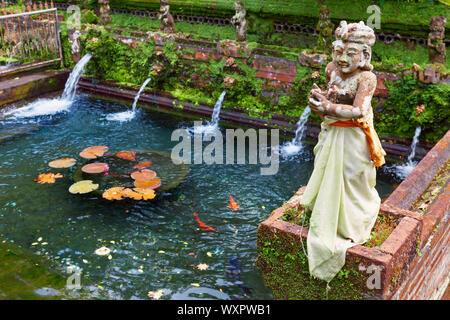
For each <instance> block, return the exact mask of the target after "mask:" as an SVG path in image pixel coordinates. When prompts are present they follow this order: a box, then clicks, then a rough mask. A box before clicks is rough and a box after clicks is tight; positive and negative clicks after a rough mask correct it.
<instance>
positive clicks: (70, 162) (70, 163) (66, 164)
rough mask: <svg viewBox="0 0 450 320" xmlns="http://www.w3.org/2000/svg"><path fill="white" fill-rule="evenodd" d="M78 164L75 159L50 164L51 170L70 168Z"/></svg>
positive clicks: (55, 161) (59, 160)
mask: <svg viewBox="0 0 450 320" xmlns="http://www.w3.org/2000/svg"><path fill="white" fill-rule="evenodd" d="M75 163H77V160H75V159H74V158H61V159H57V160H53V161H50V162H49V163H48V165H49V167H51V168H70V167H72V166H73V165H75Z"/></svg>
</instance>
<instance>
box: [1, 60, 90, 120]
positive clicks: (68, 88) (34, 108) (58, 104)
mask: <svg viewBox="0 0 450 320" xmlns="http://www.w3.org/2000/svg"><path fill="white" fill-rule="evenodd" d="M91 58H92V55H91V54H89V53H88V54H86V55H85V56H84V57H83V58H82V59H81V60H80V61H79V62H78V63H77V64H76V65H75V67H74V68H73V70H72V72H71V73H70V75H69V78H68V79H67V81H66V85H65V88H64V92H63V93H62V95H61V97H59V98H54V99H37V100H36V101H34V102H32V103H29V104H27V105H25V106H23V107H21V108H18V109H12V110H9V111H7V112H5V113H4V114H3V115H4V116H5V117H14V118H30V117H37V116H45V115H53V114H56V113H60V112H64V111H67V110H68V109H69V108H70V106H71V105H72V102H73V100H74V99H75V93H76V89H77V85H78V81H79V80H80V77H81V75H82V74H83V71H84V67H85V66H86V64H87V63H88V62H89V60H90V59H91Z"/></svg>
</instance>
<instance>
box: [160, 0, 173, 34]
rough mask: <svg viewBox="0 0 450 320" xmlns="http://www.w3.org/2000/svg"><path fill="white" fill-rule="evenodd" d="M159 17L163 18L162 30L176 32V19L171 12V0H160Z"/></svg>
mask: <svg viewBox="0 0 450 320" xmlns="http://www.w3.org/2000/svg"><path fill="white" fill-rule="evenodd" d="M159 4H160V6H161V7H160V9H159V13H158V19H159V20H161V31H162V32H164V33H175V21H174V20H173V16H172V15H171V14H170V12H169V10H170V6H169V0H160V1H159Z"/></svg>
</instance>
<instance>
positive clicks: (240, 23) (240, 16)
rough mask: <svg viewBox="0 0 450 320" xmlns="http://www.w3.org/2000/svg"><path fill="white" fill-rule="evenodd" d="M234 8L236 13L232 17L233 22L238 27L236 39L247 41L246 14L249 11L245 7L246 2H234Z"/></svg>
mask: <svg viewBox="0 0 450 320" xmlns="http://www.w3.org/2000/svg"><path fill="white" fill-rule="evenodd" d="M234 8H235V10H236V14H235V15H234V16H233V18H231V24H232V25H233V26H234V27H236V40H237V41H245V39H246V38H247V26H248V23H247V20H245V15H246V14H247V11H246V10H245V8H244V4H243V3H242V2H240V1H237V2H235V3H234Z"/></svg>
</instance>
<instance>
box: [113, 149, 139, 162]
mask: <svg viewBox="0 0 450 320" xmlns="http://www.w3.org/2000/svg"><path fill="white" fill-rule="evenodd" d="M116 157H117V158H120V159H125V160H130V161H134V160H136V152H135V151H120V152H118V153H116Z"/></svg>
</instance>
